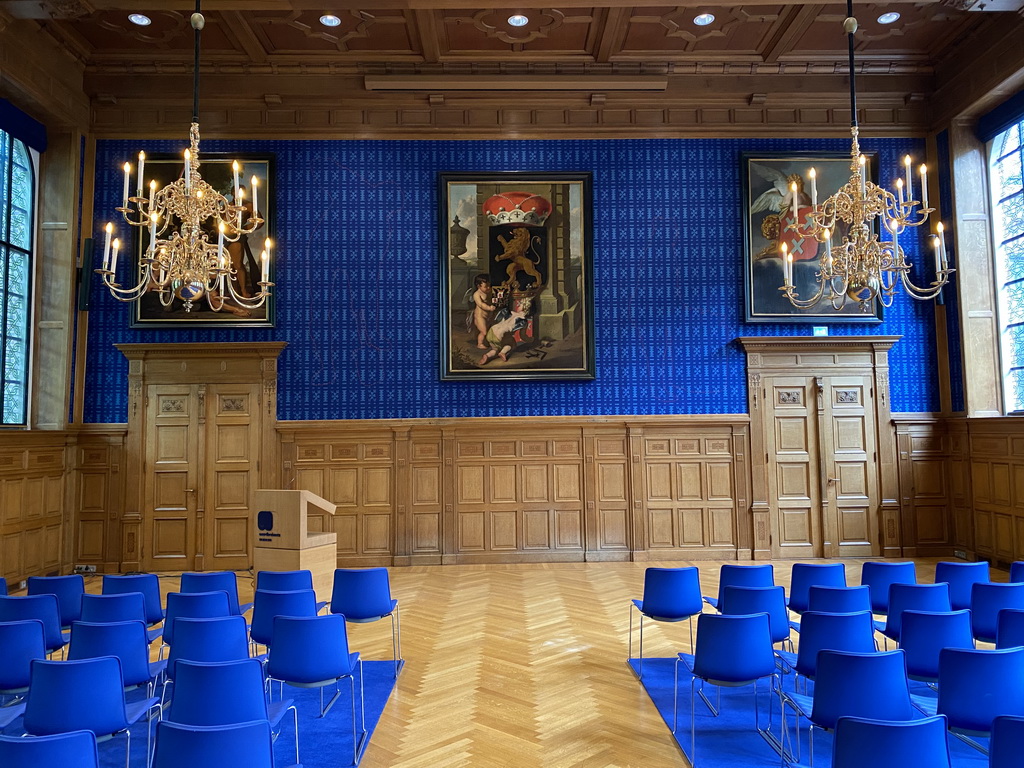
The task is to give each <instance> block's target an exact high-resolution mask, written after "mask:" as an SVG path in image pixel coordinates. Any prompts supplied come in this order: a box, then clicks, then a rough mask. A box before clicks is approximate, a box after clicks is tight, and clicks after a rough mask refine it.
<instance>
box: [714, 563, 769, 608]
mask: <svg viewBox="0 0 1024 768" xmlns="http://www.w3.org/2000/svg"><path fill="white" fill-rule="evenodd" d="M774 586H775V570H774V569H773V568H772V565H771V563H762V564H760V565H734V564H732V563H724V564H723V565H722V567H721V568H720V569H719V571H718V597H707V596H705V597H704V602H705V603H707V604H708V605H710V606H711V607H712V608H714V609H715V610H718V606H719V605H720V604H721V602H722V598H723V597H725V588H726V587H774Z"/></svg>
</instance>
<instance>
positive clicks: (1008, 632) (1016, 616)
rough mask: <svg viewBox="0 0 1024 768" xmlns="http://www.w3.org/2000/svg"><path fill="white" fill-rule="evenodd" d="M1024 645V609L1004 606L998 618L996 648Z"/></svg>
mask: <svg viewBox="0 0 1024 768" xmlns="http://www.w3.org/2000/svg"><path fill="white" fill-rule="evenodd" d="M1018 645H1024V611H1022V610H1016V609H1013V608H1004V609H1003V610H1001V611H1000V612H999V618H997V619H996V648H1016V647H1017V646H1018Z"/></svg>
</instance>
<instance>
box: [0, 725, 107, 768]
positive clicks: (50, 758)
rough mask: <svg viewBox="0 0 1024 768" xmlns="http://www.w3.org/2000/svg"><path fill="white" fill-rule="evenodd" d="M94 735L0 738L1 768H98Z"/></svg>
mask: <svg viewBox="0 0 1024 768" xmlns="http://www.w3.org/2000/svg"><path fill="white" fill-rule="evenodd" d="M99 764H100V756H99V752H98V751H97V750H96V734H94V733H93V732H92V731H68V732H67V733H55V734H53V735H52V736H32V737H16V736H0V765H2V766H4V768H58V767H59V768H99Z"/></svg>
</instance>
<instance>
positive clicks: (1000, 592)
mask: <svg viewBox="0 0 1024 768" xmlns="http://www.w3.org/2000/svg"><path fill="white" fill-rule="evenodd" d="M1006 608H1013V609H1015V610H1022V609H1024V583H1022V584H1002V583H999V582H992V583H989V584H973V585H972V586H971V631H972V632H973V633H974V639H975V640H984V641H985V642H987V643H994V642H995V641H996V632H997V630H998V628H999V612H1000V611H1002V610H1005V609H1006Z"/></svg>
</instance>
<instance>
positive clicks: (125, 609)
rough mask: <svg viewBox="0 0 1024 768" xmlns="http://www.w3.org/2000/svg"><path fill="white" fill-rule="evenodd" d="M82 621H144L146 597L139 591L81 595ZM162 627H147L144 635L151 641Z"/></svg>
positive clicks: (144, 622) (159, 632) (158, 634)
mask: <svg viewBox="0 0 1024 768" xmlns="http://www.w3.org/2000/svg"><path fill="white" fill-rule="evenodd" d="M81 620H82V621H88V622H91V623H93V624H109V623H111V622H115V621H141V622H142V623H143V624H147V623H148V622H147V621H146V597H145V595H143V594H142V593H141V592H122V593H120V594H113V595H90V594H89V593H88V592H87V593H86V594H84V595H82V619H81ZM162 634H163V629H160V628H157V629H147V630H146V637H147V638H148V639H149V642H153V641H154V640H156V639H157V638H158V637H160V635H162Z"/></svg>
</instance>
